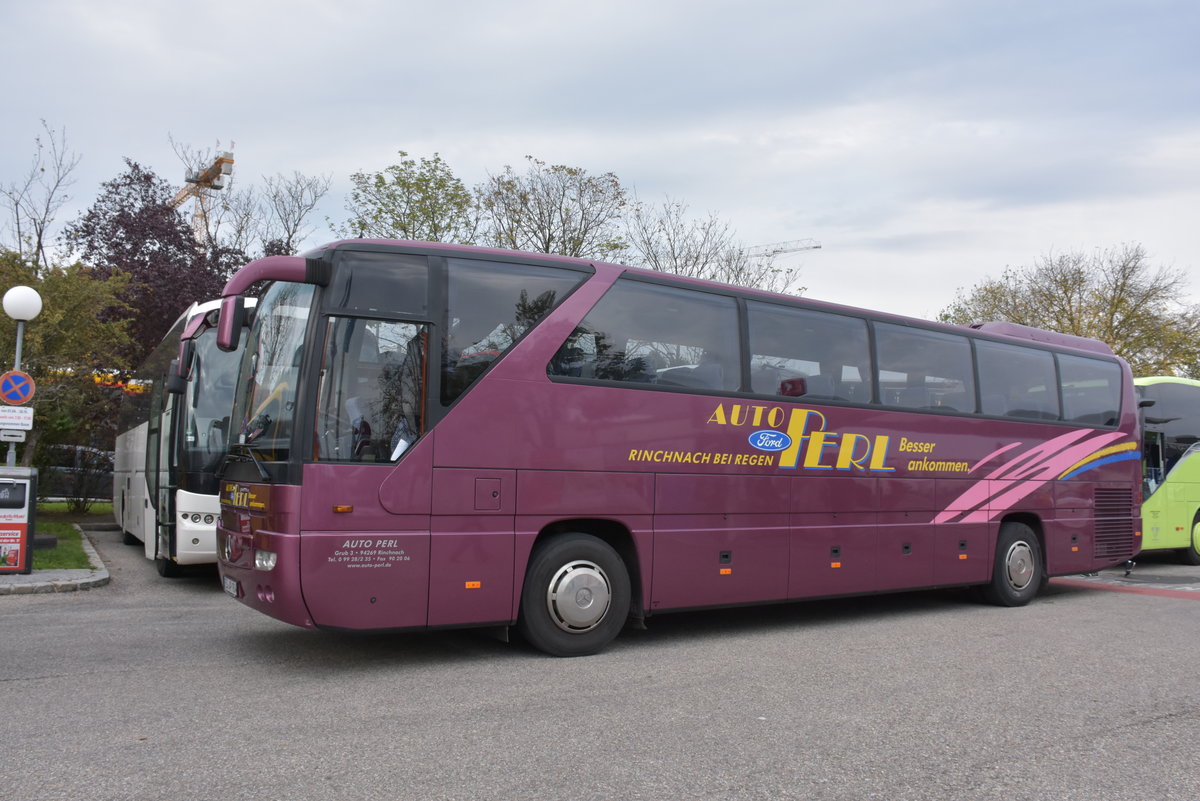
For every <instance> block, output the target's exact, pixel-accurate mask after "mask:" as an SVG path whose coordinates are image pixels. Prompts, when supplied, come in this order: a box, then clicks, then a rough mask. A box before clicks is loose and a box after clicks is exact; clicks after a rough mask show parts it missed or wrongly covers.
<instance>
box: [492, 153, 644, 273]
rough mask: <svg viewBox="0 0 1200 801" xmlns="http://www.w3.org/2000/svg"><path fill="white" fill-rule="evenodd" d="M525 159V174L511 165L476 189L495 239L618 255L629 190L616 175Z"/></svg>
mask: <svg viewBox="0 0 1200 801" xmlns="http://www.w3.org/2000/svg"><path fill="white" fill-rule="evenodd" d="M525 158H526V160H527V161H528V162H529V169H528V170H527V171H526V172H525V174H523V175H519V174H517V173H516V172H515V171H514V170H513V168H512V167H505V168H504V172H503V173H501V174H500V175H491V176H488V180H487V181H485V182H484V184H483V185H482V186H480V187H479V188H478V189H477V190H476V194H477V196H478V198H479V205H480V207H481V209H482V210H483V212H484V214H485V215H486V217H487V222H488V226H489V230H488V233H487V237H488V239H489V240H490V242H491V243H492V244H494V245H496V246H498V247H503V248H513V249H516V250H529V251H533V252H536V253H558V254H561V255H564V256H577V257H580V258H612V257H614V256H615V255H616V254H619V253H620V252H621V251H622V250H623V249H624V243H623V242H622V240H621V215H622V214H623V213H624V210H625V205H626V200H625V189H624V187H622V186H621V182H620V181H619V180H618V179H617V176H616V175H614V174H613V173H611V172H608V173H605V174H603V175H599V176H593V175H588V173H587V171H586V170H583V169H580V168H578V167H567V166H564V165H561V164H555V165H549V166H548V165H547V164H546V163H545V162H543V161H539V160H538V159H535V158H534V157H533V156H526V157H525Z"/></svg>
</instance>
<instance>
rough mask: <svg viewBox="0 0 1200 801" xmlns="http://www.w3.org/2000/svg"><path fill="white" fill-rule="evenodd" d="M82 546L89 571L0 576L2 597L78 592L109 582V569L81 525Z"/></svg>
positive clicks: (79, 530)
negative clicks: (89, 565) (89, 564)
mask: <svg viewBox="0 0 1200 801" xmlns="http://www.w3.org/2000/svg"><path fill="white" fill-rule="evenodd" d="M75 530H76V531H78V532H79V533H80V535H81V536H80V543H81V544H82V546H83V552H84V553H85V554H87V558H88V561H89V562H91V563H92V567H91V569H90V570H34V571H33V572H32V573H29V574H28V575H0V595H32V594H35V593H44V592H75V591H76V590H90V589H92V588H93V587H102V586H104V585H105V584H107V583H108V582H109V581H110V576H109V574H108V568H107V567H105V565H104V560H103V559H101V558H100V554H98V553H96V548H95V547H94V546H93V545H92V541H91V540H90V539H89V538H88V535H87V531H85V530H84V529H83V528H81V527H80V526H79V525H76V526H75Z"/></svg>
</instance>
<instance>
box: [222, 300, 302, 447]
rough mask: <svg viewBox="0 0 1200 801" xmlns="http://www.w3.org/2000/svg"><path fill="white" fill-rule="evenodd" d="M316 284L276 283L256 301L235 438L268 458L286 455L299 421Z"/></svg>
mask: <svg viewBox="0 0 1200 801" xmlns="http://www.w3.org/2000/svg"><path fill="white" fill-rule="evenodd" d="M313 291H314V288H313V286H312V285H311V284H291V283H282V282H281V283H276V284H273V285H272V286H271V287H270V288H269V289H268V290H267V292H266V294H265V295H264V296H263V298H262V300H261V301H260V302H259V304H258V309H257V311H256V313H255V317H254V324H253V326H251V329H250V336H249V338H248V340H247V343H248V344H247V345H246V351H245V353H244V354H243V355H242V365H241V372H240V380H241V383H240V384H239V385H238V386H237V387H236V389H235V391H234V397H233V416H232V419H233V420H234V421H236V422H235V423H234V424H235V425H237V426H238V429H237V437H236V439H235V440H234V442H236V443H239V444H243V445H253V446H254V447H255V450H256V451H257V452H258V454H259V456H260V457H261V458H262V459H264V460H266V461H282V460H284V459H287V458H288V453H289V447H290V446H289V443H290V440H291V432H292V430H293V428H294V425H295V419H294V417H295V413H296V380H297V378H298V376H299V373H300V358H301V355H302V354H303V352H304V332H305V329H306V328H307V326H308V317H309V310H310V309H311V307H312V301H313Z"/></svg>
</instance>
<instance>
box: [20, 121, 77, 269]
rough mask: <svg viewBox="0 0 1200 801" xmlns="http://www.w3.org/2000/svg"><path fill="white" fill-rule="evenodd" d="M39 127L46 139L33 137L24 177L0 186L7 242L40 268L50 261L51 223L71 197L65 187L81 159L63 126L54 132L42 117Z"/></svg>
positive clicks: (68, 184) (40, 136)
mask: <svg viewBox="0 0 1200 801" xmlns="http://www.w3.org/2000/svg"><path fill="white" fill-rule="evenodd" d="M42 130H43V131H45V134H44V136H45V139H44V140H43V136H42V135H39V136H37V137H35V138H34V144H35V146H36V149H35V151H34V154H33V162H32V163H31V164H30V166H29V171H28V172H27V173H26V174H25V177H24V178H22V179H21V180H20V181H17V182H14V183H11V184H9V185H7V186H5V187H4V188H3V190H0V191H2V192H3V195H4V198H5V205H6V206H7V207H8V209H7V210H8V213H9V217H10V222H9V226H8V227H9V229H10V234H11V236H12V240H10V243H9V246H10V248H11V249H12V250H13V251H15V252H17V253H20V254H21V255H22V256H23V257H24V258H27V259H29V260H30V261H31V262H32V263H33V264H34V266H35V267H37V268H38V269H39V270H41V269H45V268H46V267H48V266H49V264H50V262H49V259H48V258H47V256H46V244H47V241H48V239H49V235H48V234H49V231H50V226H51V225H52V224H53V222H54V218H55V215H56V214H58V212H59V210H60V209H61V208H62V207H63V205H64V204H65V203H66V202H67V201H68V200H69V199H70V196H69V195H67V189H68V188H69V187H70V186H71V185H72V184H74V183H75V179H74V178H73V177H72V175H71V174H72V173H73V172H74V171H75V167H76V166H78V164H79V161H80V159H81V157H80V156H78V155H76V154H74V153H72V152H71V151H70V150H69V149H68V148H67V129H66V128H61V129H60V130H59V131H58V133H57V134H56V133H55V132H54V131H53V130H51V128H50V126H49V125H47V124H46V121H45V120H42Z"/></svg>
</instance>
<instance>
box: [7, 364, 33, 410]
mask: <svg viewBox="0 0 1200 801" xmlns="http://www.w3.org/2000/svg"><path fill="white" fill-rule="evenodd" d="M35 389H37V386H36V385H35V384H34V383H33V379H32V378H30V376H29V374H28V373H22V372H21V371H20V370H9V371H8V372H7V373H5V374H3V375H0V401H4V402H5V403H7V404H9V405H11V406H20V405H21V404H22V403H28V402H29V401H30V400H31V399H32V398H33V391H34V390H35Z"/></svg>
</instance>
